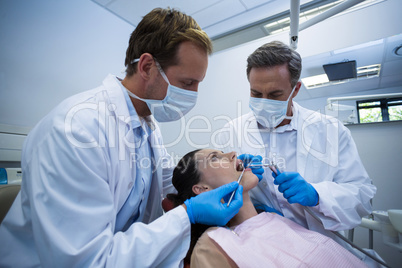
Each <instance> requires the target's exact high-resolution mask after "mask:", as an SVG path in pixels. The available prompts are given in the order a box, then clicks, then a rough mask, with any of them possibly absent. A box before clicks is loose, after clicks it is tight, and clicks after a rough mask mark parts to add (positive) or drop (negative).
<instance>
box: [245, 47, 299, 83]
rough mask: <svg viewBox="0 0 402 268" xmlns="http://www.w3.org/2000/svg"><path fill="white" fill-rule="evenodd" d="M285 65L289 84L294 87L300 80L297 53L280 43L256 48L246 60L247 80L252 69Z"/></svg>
mask: <svg viewBox="0 0 402 268" xmlns="http://www.w3.org/2000/svg"><path fill="white" fill-rule="evenodd" d="M283 64H287V66H288V70H289V73H290V84H291V85H292V87H294V86H296V84H297V82H298V81H299V79H300V73H301V70H302V62H301V57H300V55H299V53H297V52H296V51H295V50H293V49H291V48H290V47H289V46H287V45H285V44H284V43H282V42H280V41H273V42H270V43H267V44H264V45H262V46H261V47H259V48H257V49H256V50H255V51H254V52H253V53H252V54H251V55H250V56H248V58H247V79H249V76H250V71H251V69H252V68H261V67H262V68H264V67H267V68H270V67H274V66H278V65H283Z"/></svg>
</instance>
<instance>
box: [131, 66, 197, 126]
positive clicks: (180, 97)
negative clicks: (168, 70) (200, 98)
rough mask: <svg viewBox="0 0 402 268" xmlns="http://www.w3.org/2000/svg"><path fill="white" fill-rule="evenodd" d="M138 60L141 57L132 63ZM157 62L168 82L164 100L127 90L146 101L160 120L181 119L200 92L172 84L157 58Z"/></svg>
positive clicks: (195, 101)
mask: <svg viewBox="0 0 402 268" xmlns="http://www.w3.org/2000/svg"><path fill="white" fill-rule="evenodd" d="M137 61H139V59H135V60H133V61H132V63H135V62H137ZM155 63H156V66H157V67H158V70H159V72H160V74H161V75H162V77H163V79H165V81H166V83H168V88H167V92H166V97H165V98H164V99H163V100H151V99H142V98H140V97H138V96H136V95H135V94H134V93H132V92H130V91H129V90H127V93H128V95H130V96H131V97H133V98H136V99H139V100H142V101H143V102H145V103H146V104H147V105H148V108H149V110H150V111H151V113H152V114H153V115H154V117H155V119H156V120H157V121H158V122H170V121H175V120H179V119H180V118H181V117H183V116H184V115H185V114H186V113H188V112H189V111H190V110H191V109H192V108H193V107H194V106H195V104H196V103H197V95H198V94H197V92H196V91H190V90H185V89H181V88H179V87H176V86H173V85H171V84H170V83H169V80H168V78H167V76H166V74H165V72H164V71H163V70H162V68H161V66H160V65H159V63H158V62H157V61H156V60H155Z"/></svg>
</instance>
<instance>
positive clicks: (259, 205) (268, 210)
mask: <svg viewBox="0 0 402 268" xmlns="http://www.w3.org/2000/svg"><path fill="white" fill-rule="evenodd" d="M254 207H255V209H260V210H263V211H265V212H274V213H276V214H278V215H281V216H282V217H283V214H282V212H279V211H278V210H276V209H274V208H271V207H269V206H267V205H263V204H254Z"/></svg>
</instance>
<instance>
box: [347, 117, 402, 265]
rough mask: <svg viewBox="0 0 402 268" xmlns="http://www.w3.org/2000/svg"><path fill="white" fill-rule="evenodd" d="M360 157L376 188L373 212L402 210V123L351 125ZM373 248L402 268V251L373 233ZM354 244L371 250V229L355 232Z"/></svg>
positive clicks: (360, 228)
mask: <svg viewBox="0 0 402 268" xmlns="http://www.w3.org/2000/svg"><path fill="white" fill-rule="evenodd" d="M348 128H349V129H350V131H351V133H352V136H353V139H354V140H355V142H356V146H357V149H358V150H359V155H360V158H361V160H362V162H363V164H364V166H365V168H366V170H367V173H368V174H369V175H370V178H371V179H372V180H373V184H374V185H376V186H377V193H376V195H375V196H374V198H373V209H374V210H385V211H386V210H388V209H402V195H401V190H402V177H401V174H402V165H401V152H402V139H401V133H402V122H401V121H398V122H386V123H371V124H360V125H349V126H348ZM373 240H374V249H375V250H376V252H377V253H378V254H380V256H381V257H382V258H383V259H384V260H385V261H387V263H388V264H389V265H390V266H391V267H401V266H402V252H398V250H396V249H394V248H391V247H388V246H385V245H384V244H383V243H382V236H381V233H379V232H374V239H373ZM355 242H356V243H357V244H358V245H360V246H363V247H368V245H369V244H368V229H365V228H362V227H358V228H356V229H355Z"/></svg>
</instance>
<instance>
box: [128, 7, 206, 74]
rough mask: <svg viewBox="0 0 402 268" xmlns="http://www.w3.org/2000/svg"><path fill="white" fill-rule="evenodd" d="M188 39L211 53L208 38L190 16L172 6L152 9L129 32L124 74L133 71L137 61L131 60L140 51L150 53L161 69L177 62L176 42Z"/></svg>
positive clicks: (135, 68) (140, 53)
mask: <svg viewBox="0 0 402 268" xmlns="http://www.w3.org/2000/svg"><path fill="white" fill-rule="evenodd" d="M185 41H190V42H193V43H194V44H196V45H197V46H199V47H200V48H202V49H204V50H205V51H206V52H207V53H208V54H211V53H212V41H211V39H210V38H209V37H208V35H207V34H206V33H205V32H204V31H203V30H202V29H201V27H200V26H199V25H198V24H197V22H196V21H195V20H194V19H193V18H192V17H191V16H188V15H186V14H184V13H182V12H180V11H177V10H174V9H170V8H168V9H162V8H155V9H154V10H152V11H151V12H149V13H148V14H147V15H145V16H144V17H143V19H142V20H141V21H140V23H139V24H138V25H137V27H136V28H135V30H134V31H133V32H132V34H131V37H130V40H129V45H128V48H127V51H126V59H125V66H126V67H127V69H126V73H127V76H128V77H130V76H132V75H133V74H134V73H135V72H136V71H137V63H131V62H132V61H133V60H134V59H137V58H139V57H140V56H141V55H142V54H143V53H150V54H151V55H152V56H153V57H154V58H156V59H157V60H158V62H159V63H160V65H161V67H162V69H165V68H166V67H168V66H172V65H175V64H177V57H176V54H177V50H178V47H179V44H181V43H182V42H185Z"/></svg>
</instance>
